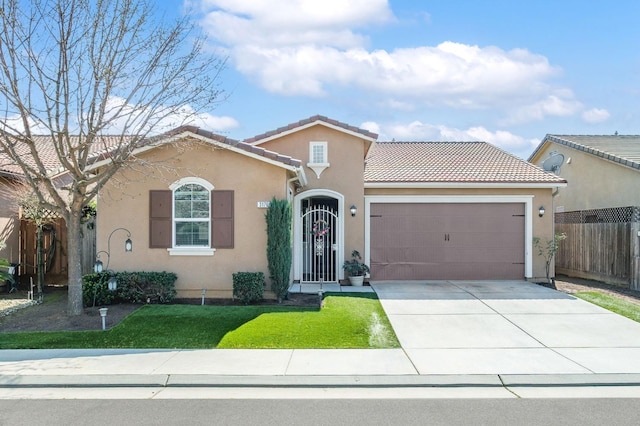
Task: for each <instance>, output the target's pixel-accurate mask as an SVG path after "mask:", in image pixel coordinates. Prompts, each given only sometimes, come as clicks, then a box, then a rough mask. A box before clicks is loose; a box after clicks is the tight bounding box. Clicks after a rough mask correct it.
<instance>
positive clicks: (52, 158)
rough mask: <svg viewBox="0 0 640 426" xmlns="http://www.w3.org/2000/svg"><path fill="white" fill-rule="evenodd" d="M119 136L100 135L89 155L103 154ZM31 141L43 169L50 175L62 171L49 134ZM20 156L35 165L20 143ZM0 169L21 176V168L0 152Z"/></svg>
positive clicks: (74, 139) (73, 139) (25, 147)
mask: <svg viewBox="0 0 640 426" xmlns="http://www.w3.org/2000/svg"><path fill="white" fill-rule="evenodd" d="M120 138H121V137H120V136H100V137H99V138H98V139H97V142H96V143H95V144H94V145H93V146H92V147H91V153H90V156H91V157H93V158H94V159H98V158H100V157H101V156H104V155H105V153H107V152H108V151H109V150H110V149H112V148H113V147H115V146H117V145H118V142H119V141H120ZM33 142H34V144H35V146H36V149H37V151H38V154H39V157H40V160H41V161H42V163H43V165H44V167H45V169H46V170H47V172H48V173H49V174H51V175H55V174H58V173H62V172H64V170H63V169H62V168H61V164H60V160H59V159H58V155H57V153H56V150H55V146H54V144H53V143H52V138H51V136H43V135H37V136H34V137H33ZM77 143H78V137H77V136H72V137H71V145H72V146H73V145H74V144H77ZM18 154H19V155H20V158H21V159H22V160H23V161H25V163H27V164H28V165H31V166H35V162H34V161H33V159H32V158H31V155H30V153H29V150H28V148H27V146H26V145H22V146H21V147H19V149H18ZM0 171H2V172H5V173H9V174H15V175H19V176H21V175H22V174H23V173H22V169H21V168H20V167H19V166H18V165H17V164H15V162H13V161H12V160H11V159H10V158H9V157H8V156H6V155H4V154H1V153H0Z"/></svg>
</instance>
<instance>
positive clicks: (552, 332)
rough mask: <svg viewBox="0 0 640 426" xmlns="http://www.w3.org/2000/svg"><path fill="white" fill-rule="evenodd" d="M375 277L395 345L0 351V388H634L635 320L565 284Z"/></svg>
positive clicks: (639, 338) (638, 335)
mask: <svg viewBox="0 0 640 426" xmlns="http://www.w3.org/2000/svg"><path fill="white" fill-rule="evenodd" d="M373 288H374V289H375V290H376V292H377V293H378V295H379V297H380V300H381V303H382V305H383V307H384V309H385V311H386V312H387V315H388V316H389V319H390V321H391V323H392V325H393V327H394V330H395V331H396V333H397V336H398V338H399V340H400V343H401V345H402V349H347V350H342V349H339V350H338V349H294V350H290V349H257V350H227V349H214V350H3V351H0V388H20V387H22V388H27V387H122V386H125V387H162V388H166V387H207V386H210V387H247V386H253V387H308V388H309V387H425V386H426V387H465V386H469V387H479V388H491V387H508V386H517V387H520V388H523V387H525V388H526V387H540V386H547V387H549V386H551V387H562V386H565V387H575V386H625V387H627V386H631V387H640V363H638V362H637V360H638V359H640V324H639V323H636V322H634V321H631V320H628V319H626V318H623V317H621V316H619V315H616V314H613V313H611V312H609V311H606V310H604V309H601V308H598V307H596V306H594V305H592V304H589V303H587V302H584V301H581V300H578V299H576V298H574V297H571V296H568V295H566V294H563V293H560V292H557V291H555V290H550V289H548V288H545V287H541V286H538V285H535V284H530V283H526V282H475V281H474V282H471V281H469V282H410V283H398V282H393V283H391V282H389V283H383V282H380V283H373ZM0 337H1V335H0Z"/></svg>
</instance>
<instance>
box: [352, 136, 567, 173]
mask: <svg viewBox="0 0 640 426" xmlns="http://www.w3.org/2000/svg"><path fill="white" fill-rule="evenodd" d="M364 180H365V183H385V182H386V183H391V182H398V183H400V182H412V183H456V182H458V183H564V182H565V181H564V179H562V178H559V177H558V176H556V175H554V174H551V173H547V172H545V171H543V170H542V169H541V168H539V167H537V166H535V165H533V164H531V163H528V162H526V161H523V160H521V159H519V158H518V157H515V156H513V155H511V154H509V153H507V152H505V151H503V150H501V149H499V148H497V147H495V146H493V145H490V144H488V143H486V142H378V143H377V144H375V145H374V146H373V147H372V149H371V151H370V152H369V155H368V156H367V160H366V166H365V173H364Z"/></svg>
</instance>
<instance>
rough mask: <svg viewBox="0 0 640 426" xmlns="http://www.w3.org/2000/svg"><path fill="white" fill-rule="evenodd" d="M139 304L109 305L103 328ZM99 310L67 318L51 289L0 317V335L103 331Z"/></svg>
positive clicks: (61, 295)
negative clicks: (30, 303) (39, 300)
mask: <svg viewBox="0 0 640 426" xmlns="http://www.w3.org/2000/svg"><path fill="white" fill-rule="evenodd" d="M26 298H27V292H26V291H19V292H14V293H11V294H6V293H5V294H1V295H0V301H1V300H2V299H26ZM201 302H202V301H201V299H197V300H195V299H194V300H191V299H185V300H177V301H176V303H188V304H198V305H199V304H201ZM318 302H319V301H318V296H317V295H315V294H313V295H310V294H297V293H296V294H291V295H290V297H289V299H288V300H283V301H282V303H281V305H283V306H318ZM205 304H206V305H220V306H240V305H241V304H240V303H239V302H238V301H234V300H230V299H229V300H228V299H207V300H206V301H205ZM277 304H278V302H277V301H275V300H264V301H263V302H261V303H260V305H269V306H271V305H277ZM140 306H142V305H137V304H131V303H123V304H115V305H109V306H107V308H108V309H109V310H108V311H107V316H106V327H107V328H111V327H113V326H115V325H117V324H118V323H120V321H122V320H123V319H124V318H125V317H126V316H127V315H129V314H131V313H132V312H134V311H135V310H136V309H138V308H140ZM99 308H100V307H99V306H96V307H91V308H85V309H84V310H83V312H82V314H80V315H75V316H70V315H67V288H66V287H52V288H47V289H45V292H44V303H42V304H38V305H33V306H29V307H26V308H22V309H19V310H16V311H13V312H11V313H9V314H8V315H1V314H0V333H16V332H25V331H84V330H102V319H101V318H100V312H99V311H98V309H99Z"/></svg>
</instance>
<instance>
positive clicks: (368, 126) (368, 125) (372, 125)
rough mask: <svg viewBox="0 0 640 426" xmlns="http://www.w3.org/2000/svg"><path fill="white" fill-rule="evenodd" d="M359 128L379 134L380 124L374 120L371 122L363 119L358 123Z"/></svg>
mask: <svg viewBox="0 0 640 426" xmlns="http://www.w3.org/2000/svg"><path fill="white" fill-rule="evenodd" d="M360 128H361V129H364V130H368V131H370V132H373V133H375V134H377V135H379V134H380V125H379V124H378V123H376V122H373V121H365V122H364V123H362V124H361V125H360Z"/></svg>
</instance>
